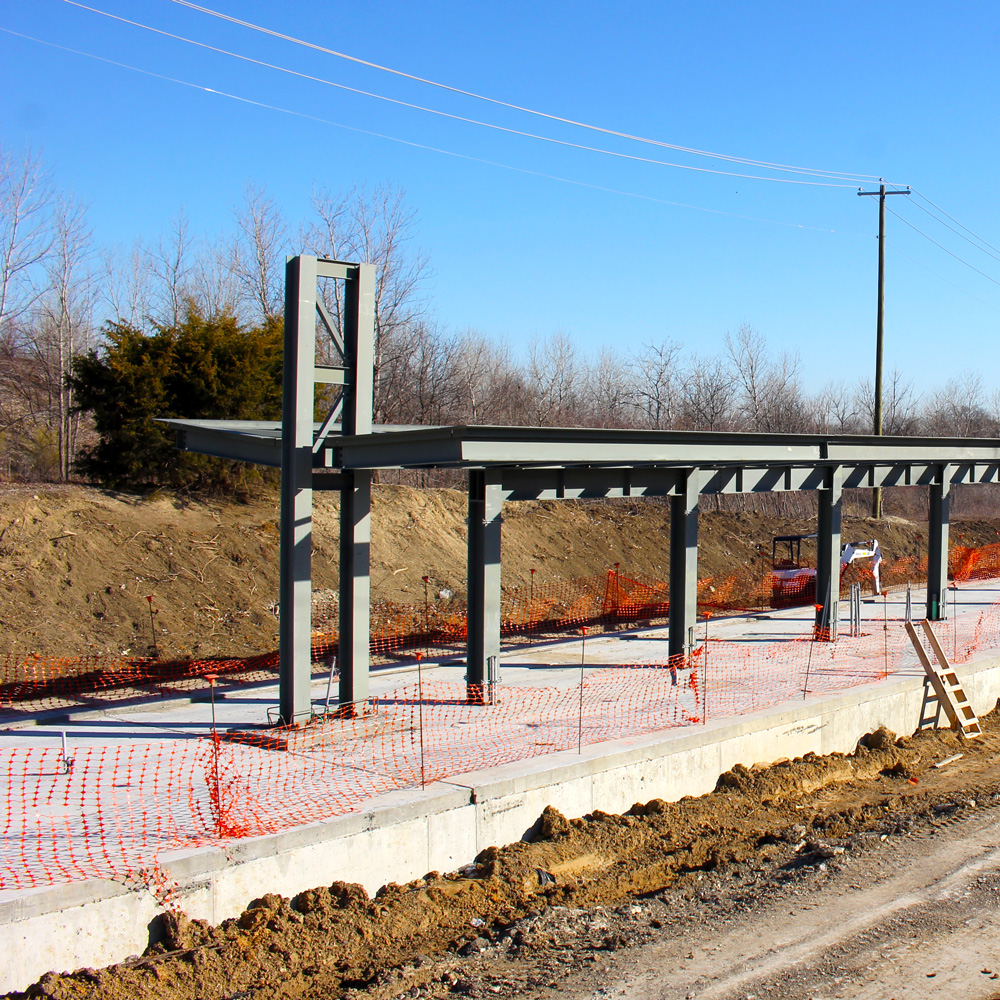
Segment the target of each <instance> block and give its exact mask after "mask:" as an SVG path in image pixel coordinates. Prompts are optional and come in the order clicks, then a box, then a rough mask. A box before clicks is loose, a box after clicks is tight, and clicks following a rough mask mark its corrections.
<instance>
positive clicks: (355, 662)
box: [337, 469, 372, 716]
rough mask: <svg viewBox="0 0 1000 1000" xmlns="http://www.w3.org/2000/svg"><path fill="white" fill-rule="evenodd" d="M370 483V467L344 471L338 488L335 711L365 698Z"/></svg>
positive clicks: (349, 712) (350, 712)
mask: <svg viewBox="0 0 1000 1000" xmlns="http://www.w3.org/2000/svg"><path fill="white" fill-rule="evenodd" d="M371 482H372V474H371V470H369V469H356V470H353V471H347V470H345V472H344V483H345V486H344V488H343V489H341V491H340V641H339V646H338V650H337V660H338V662H339V664H340V711H341V713H342V714H345V715H351V716H353V715H354V707H353V706H354V705H356V704H357V703H359V702H362V701H364V700H365V699H366V698H367V697H368V668H369V632H370V622H371V602H370V595H371V582H370V579H369V575H368V573H369V565H370V550H371V538H372V529H371V503H372V499H371Z"/></svg>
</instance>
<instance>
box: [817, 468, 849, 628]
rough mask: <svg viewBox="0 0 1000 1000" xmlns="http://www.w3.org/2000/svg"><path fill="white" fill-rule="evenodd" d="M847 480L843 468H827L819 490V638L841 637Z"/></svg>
mask: <svg viewBox="0 0 1000 1000" xmlns="http://www.w3.org/2000/svg"><path fill="white" fill-rule="evenodd" d="M842 497H843V480H842V475H841V471H840V469H839V468H836V467H834V468H832V469H828V470H827V475H826V483H825V484H824V486H823V488H822V489H820V490H817V496H816V499H817V508H818V509H817V527H816V605H817V606H816V629H815V637H816V638H817V639H823V640H829V641H830V642H833V641H834V640H835V639H836V638H837V625H838V618H839V608H840V547H841V546H840V522H841V506H842V504H841V500H842Z"/></svg>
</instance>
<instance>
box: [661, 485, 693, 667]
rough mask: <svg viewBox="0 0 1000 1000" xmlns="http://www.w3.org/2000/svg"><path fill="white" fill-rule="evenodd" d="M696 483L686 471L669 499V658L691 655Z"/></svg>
mask: <svg viewBox="0 0 1000 1000" xmlns="http://www.w3.org/2000/svg"><path fill="white" fill-rule="evenodd" d="M700 499H701V497H700V494H699V480H698V476H697V474H696V473H695V472H694V470H689V471H688V473H687V474H686V476H685V477H684V479H683V481H682V483H681V484H680V486H679V491H678V492H677V493H675V494H673V495H672V496H671V497H670V604H669V608H668V610H667V621H668V624H669V627H670V628H669V637H668V641H667V653H668V655H669V656H672V657H673V656H684V657H687V656H690V654H691V648H692V646H693V645H694V626H695V622H697V620H698V509H699V508H698V505H699V501H700Z"/></svg>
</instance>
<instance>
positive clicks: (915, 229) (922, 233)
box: [886, 208, 1000, 285]
mask: <svg viewBox="0 0 1000 1000" xmlns="http://www.w3.org/2000/svg"><path fill="white" fill-rule="evenodd" d="M886 211H888V212H892V214H893V215H895V216H896V218H897V219H899V221H900V222H902V223H903V225H906V226H909V227H910V229H912V230H913V231H914V232H915V233H919V234H920V235H921V236H923V238H924V239H925V240H929V241H930V242H931V243H933V244H934V246H936V247H937V248H938V249H939V250H943V251H944V252H945V253H946V254H948V255H949V256H950V257H954V258H955V260H957V261H960V262H961V263H962V264H964V265H965V266H966V267H968V268H971V269H972V270H973V271H975V272H976V274H981V275H982V276H983V277H984V278H985V279H986V280H987V281H992V282H993V284H994V285H1000V281H997V279H996V278H993V277H991V276H990V275H988V274H987V273H986V272H985V271H980V270H979V268H978V267H976V266H975V265H974V264H970V263H969V262H968V261H967V260H966V259H965V258H964V257H959V255H958V254H957V253H955V252H954V251H952V250H949V249H948V248H947V247H946V246H942V245H941V244H940V243H938V241H937V240H935V239H932V238H931V237H930V236H928V235H927V234H926V233H925V232H924V231H923V230H921V229H917V227H916V226H915V225H914V224H913V223H912V222H907V220H906V219H904V218H903V217H902V216H901V215H900V214H899V213H898V212H893V211H892V209H891V208H888V209H886Z"/></svg>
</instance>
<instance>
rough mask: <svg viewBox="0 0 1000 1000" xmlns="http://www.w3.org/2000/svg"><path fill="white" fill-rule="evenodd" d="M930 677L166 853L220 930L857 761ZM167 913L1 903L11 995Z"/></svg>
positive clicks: (190, 902)
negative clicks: (259, 907)
mask: <svg viewBox="0 0 1000 1000" xmlns="http://www.w3.org/2000/svg"><path fill="white" fill-rule="evenodd" d="M958 673H959V676H960V677H961V678H962V680H963V682H964V684H965V688H966V693H967V694H968V696H969V698H970V700H971V702H972V704H973V705H974V707H975V708H976V711H977V712H980V713H983V714H985V713H986V712H989V711H991V710H992V709H993V708H994V707H995V706H996V705H997V702H998V700H1000V657H996V656H991V657H989V658H980V659H979V660H977V661H974V662H973V663H970V664H966V665H963V666H961V667H960V668H959V669H958ZM929 697H930V696H929V691H928V685H927V684H926V683H925V681H924V678H923V676H922V675H921V676H919V677H918V676H910V677H902V678H894V679H892V680H889V681H883V682H881V683H878V684H872V685H867V686H865V687H863V688H856V689H854V690H852V691H849V692H847V693H846V694H842V695H837V696H834V697H828V698H822V699H821V698H809V699H807V700H804V701H802V702H800V703H786V704H785V705H782V706H779V707H777V708H773V709H768V710H766V711H762V712H758V713H756V714H754V715H751V716H744V717H741V718H740V719H739V720H737V721H732V720H723V721H719V722H712V723H710V724H708V725H706V726H699V727H695V726H690V727H687V728H684V729H674V730H668V731H666V732H663V733H656V734H652V735H646V736H641V737H633V738H629V739H623V740H617V741H614V742H608V743H602V744H598V745H596V746H591V747H584V749H583V753H582V754H579V755H578V754H576V753H572V752H562V753H556V754H550V755H548V756H545V757H539V758H534V759H532V760H528V761H523V762H519V763H516V764H508V765H504V766H502V767H496V768H490V769H488V770H483V771H477V772H475V773H473V774H466V775H459V776H456V777H454V778H451V779H449V780H448V781H442V782H436V783H434V784H433V785H429V786H428V787H427V788H426V789H416V790H405V791H397V792H391V793H389V794H386V795H383V796H380V797H379V798H377V799H374V800H372V802H370V803H369V804H368V805H367V806H366V808H365V810H364V812H360V813H351V814H349V815H346V816H338V817H335V818H333V819H330V820H326V821H324V822H321V823H313V824H310V825H309V826H305V827H299V828H296V829H295V830H290V831H287V832H284V833H280V834H273V835H269V836H266V837H257V838H251V839H247V840H243V841H236V842H234V843H232V844H230V845H227V847H226V850H225V851H222V850H219V849H215V848H208V849H203V850H197V851H186V852H184V853H183V854H176V855H170V856H165V857H163V858H162V861H163V863H164V864H165V865H166V867H167V868H168V869H169V871H170V872H171V874H172V875H173V876H174V878H175V879H176V880H177V882H178V883H179V885H180V903H181V906H182V908H183V909H184V911H185V912H186V913H188V915H189V916H191V917H201V918H204V919H206V920H209V921H211V922H213V923H218V922H219V921H221V920H224V919H225V918H227V917H233V916H236V915H238V914H239V913H240V912H241V911H242V910H243V909H244V908H245V907H246V905H247V903H249V902H250V901H251V900H253V899H255V898H256V897H258V896H261V895H263V894H264V893H265V892H276V893H280V894H282V895H285V896H292V895H295V894H296V893H298V892H301V891H303V890H304V889H310V888H313V887H315V886H319V885H329V884H330V883H332V882H335V881H346V882H360V883H361V884H362V885H364V886H365V888H366V889H367V890H368V891H369V892H370V893H373V892H375V891H376V890H377V889H378V888H379V887H381V886H382V885H384V884H386V883H387V882H406V881H409V880H410V879H413V878H418V877H420V876H422V875H424V874H426V873H427V872H429V871H432V870H437V871H451V870H454V869H455V868H457V867H459V866H460V865H462V864H464V863H466V862H468V861H471V860H472V859H473V858H474V857H475V856H476V854H478V853H479V851H481V850H483V849H484V848H486V847H489V846H491V845H494V844H496V845H500V844H507V843H510V842H512V841H514V840H518V839H519V838H521V837H522V836H523V834H524V833H525V832H526V831H527V830H528V829H529V828H530V827H531V826H532V824H533V823H534V822H535V820H536V819H537V818H538V816H539V814H540V813H541V812H542V810H543V809H544V808H545V806H547V805H552V806H555V807H556V808H557V809H559V810H560V811H561V812H563V813H564V814H566V815H567V816H569V817H575V816H583V815H585V814H586V813H589V812H593V811H594V810H595V809H602V810H604V811H606V812H621V811H623V810H625V809H627V808H629V807H630V806H631V805H632V804H633V803H635V802H644V801H648V800H649V799H652V798H664V799H679V798H681V797H682V796H684V795H701V794H703V793H705V792H708V791H711V790H712V789H713V788H714V787H715V784H716V780H717V778H718V776H719V775H720V774H721V773H722V772H723V771H726V770H728V769H729V768H731V767H732V766H733V765H734V764H737V763H742V764H745V765H747V766H749V765H751V764H754V763H756V762H758V761H763V762H769V761H773V760H776V759H778V758H781V757H798V756H802V755H803V754H806V753H809V752H813V753H817V754H827V753H833V752H838V751H839V752H844V753H846V752H850V751H851V750H853V749H854V747H855V746H856V745H857V741H858V739H859V738H860V737H861V736H863V735H864V734H865V733H868V732H871V731H872V730H874V729H876V728H878V727H879V726H883V725H884V726H887V727H888V728H890V729H892V730H894V731H895V732H897V733H907V734H908V733H912V732H913V731H915V730H916V729H917V728H919V726H920V724H921V720H925V719H926V718H927V716H928V712H930V715H931V717H933V715H934V705H933V704H931V705H930V706H929V705H928V698H929ZM158 912H159V909H158V907H157V905H156V903H155V901H154V900H153V898H152V896H151V895H150V894H149V893H148V892H146V891H136V890H129V889H126V888H123V887H120V886H117V885H115V884H113V883H109V882H105V881H93V882H79V883H73V884H70V885H67V886H57V887H54V888H47V889H43V890H34V891H30V892H18V893H13V892H4V893H0V989H2V990H13V989H24V988H25V987H26V986H28V985H29V984H30V983H32V982H34V981H35V980H36V979H38V978H39V976H41V975H43V974H44V973H45V972H47V971H49V970H52V969H54V970H72V969H76V968H79V967H82V966H90V967H100V966H103V965H108V964H111V963H113V962H117V961H121V960H123V959H125V958H126V957H128V956H129V955H132V954H139V953H141V952H142V950H143V949H144V948H145V947H146V945H147V944H148V943H149V928H150V923H151V921H153V920H154V918H155V916H156V915H157V913H158Z"/></svg>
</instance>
